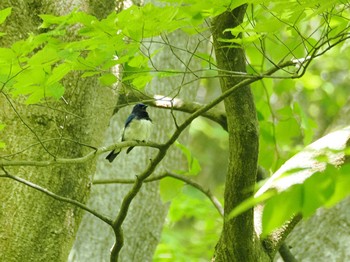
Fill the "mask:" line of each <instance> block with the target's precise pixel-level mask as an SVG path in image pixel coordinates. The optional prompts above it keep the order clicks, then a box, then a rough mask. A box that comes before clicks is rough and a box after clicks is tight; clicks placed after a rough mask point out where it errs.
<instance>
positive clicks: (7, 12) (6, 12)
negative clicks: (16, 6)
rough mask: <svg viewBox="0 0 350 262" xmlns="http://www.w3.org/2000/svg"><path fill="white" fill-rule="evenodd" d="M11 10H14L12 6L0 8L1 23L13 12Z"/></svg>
mask: <svg viewBox="0 0 350 262" xmlns="http://www.w3.org/2000/svg"><path fill="white" fill-rule="evenodd" d="M11 12H12V7H8V8H5V9H2V10H0V24H2V23H3V22H5V20H6V18H7V17H8V16H9V15H10V14H11Z"/></svg>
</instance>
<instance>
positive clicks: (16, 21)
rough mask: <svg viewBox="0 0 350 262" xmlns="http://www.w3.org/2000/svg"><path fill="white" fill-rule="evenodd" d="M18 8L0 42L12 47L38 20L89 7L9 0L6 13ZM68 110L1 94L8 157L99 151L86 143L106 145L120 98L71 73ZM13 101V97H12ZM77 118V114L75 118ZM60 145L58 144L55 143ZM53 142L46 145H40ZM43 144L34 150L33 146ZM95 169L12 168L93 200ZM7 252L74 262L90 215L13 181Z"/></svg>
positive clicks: (6, 215)
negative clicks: (84, 219)
mask: <svg viewBox="0 0 350 262" xmlns="http://www.w3.org/2000/svg"><path fill="white" fill-rule="evenodd" d="M8 6H12V7H13V11H12V12H13V14H12V15H11V16H10V18H9V19H8V21H7V22H5V24H4V25H3V26H2V28H1V31H2V32H7V35H6V36H4V37H2V38H1V39H0V41H1V45H2V46H10V45H11V43H13V42H14V41H16V40H19V39H20V38H26V37H27V36H28V33H30V32H34V33H37V30H38V26H39V24H40V19H39V18H38V16H37V15H38V14H42V13H49V14H50V13H51V14H56V15H59V14H64V13H67V12H69V11H71V10H73V9H74V8H75V7H77V6H79V7H82V6H84V2H82V1H60V2H54V1H1V2H0V9H3V8H6V7H8ZM64 86H65V88H66V93H65V95H64V97H65V100H66V101H67V104H66V102H65V101H63V100H58V101H56V102H49V101H47V102H44V103H42V104H40V105H31V106H27V105H23V104H21V103H20V102H18V99H13V98H11V96H9V95H8V94H6V91H4V93H1V94H0V121H1V122H2V123H5V124H6V130H5V131H3V132H2V137H1V139H2V140H3V141H5V142H6V144H7V147H6V148H5V149H4V150H1V151H0V155H1V156H6V155H9V154H13V153H16V152H20V151H21V150H23V149H25V148H27V150H26V151H23V152H22V153H20V154H17V155H14V156H13V157H7V159H17V160H18V159H23V160H45V159H52V158H53V157H65V158H74V157H80V156H82V155H84V154H86V153H87V152H88V151H91V149H89V148H87V147H84V146H82V145H80V144H78V143H76V142H72V141H67V140H60V139H58V138H68V139H71V140H73V141H77V142H80V143H85V144H90V145H94V146H99V145H100V143H101V138H102V136H103V132H104V130H105V128H104V127H105V126H107V124H108V120H109V114H106V113H105V108H108V107H109V108H112V105H113V104H114V101H115V98H114V94H113V93H112V91H111V90H110V89H106V88H102V87H100V86H98V83H97V81H95V80H93V79H91V78H90V79H86V80H82V79H80V77H79V76H78V75H77V74H71V75H70V76H69V77H67V78H66V80H65V81H64ZM6 96H7V98H6ZM67 112H69V113H67ZM53 139H55V140H53ZM39 140H41V141H45V140H50V141H47V142H43V143H42V144H40V143H38V141H39ZM33 144H36V145H35V146H32V147H30V148H28V146H30V145H33ZM94 169H95V161H91V162H89V163H84V164H77V165H69V166H64V165H57V166H50V167H45V168H44V167H41V168H37V167H13V168H7V171H8V172H9V173H11V174H12V175H17V176H20V177H22V178H24V179H27V180H29V181H31V182H33V183H35V184H38V185H40V186H42V187H44V188H46V189H48V190H50V191H52V192H54V193H56V194H58V195H61V196H65V197H69V198H72V199H75V200H78V201H81V202H85V200H86V199H87V197H88V195H89V191H90V184H91V180H92V176H93V173H94ZM0 202H1V211H0V254H1V260H2V261H67V257H68V255H69V252H70V249H71V247H72V245H73V241H74V239H75V235H76V232H77V229H78V226H79V224H80V221H81V217H82V214H83V212H82V211H81V210H80V209H79V208H77V207H75V206H72V205H69V204H66V203H61V202H59V201H56V200H53V199H52V198H50V197H48V196H46V195H44V194H42V193H41V192H38V191H35V190H34V189H32V188H29V187H27V186H24V185H22V184H19V183H18V182H16V181H14V180H10V179H4V178H2V179H1V181H0Z"/></svg>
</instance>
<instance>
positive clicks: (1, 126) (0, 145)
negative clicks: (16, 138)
mask: <svg viewBox="0 0 350 262" xmlns="http://www.w3.org/2000/svg"><path fill="white" fill-rule="evenodd" d="M4 127H5V125H4V124H1V123H0V132H1V131H2V130H3V129H4ZM5 146H6V144H5V143H4V142H3V141H1V140H0V148H5Z"/></svg>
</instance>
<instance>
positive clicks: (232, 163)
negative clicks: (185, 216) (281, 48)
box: [212, 6, 269, 262]
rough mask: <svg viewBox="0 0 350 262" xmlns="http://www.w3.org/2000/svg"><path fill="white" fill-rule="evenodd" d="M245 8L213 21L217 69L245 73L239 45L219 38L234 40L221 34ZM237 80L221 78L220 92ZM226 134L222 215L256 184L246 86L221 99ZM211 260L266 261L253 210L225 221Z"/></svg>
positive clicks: (254, 132) (254, 135) (254, 130)
mask: <svg viewBox="0 0 350 262" xmlns="http://www.w3.org/2000/svg"><path fill="white" fill-rule="evenodd" d="M245 10H246V6H241V7H238V8H236V9H235V10H233V11H232V12H225V13H223V14H222V15H220V16H218V17H217V18H215V19H214V21H213V23H212V25H213V29H212V30H213V38H214V48H215V54H216V59H217V64H218V67H219V68H220V69H223V70H230V71H232V72H245V71H246V69H245V57H244V51H243V49H242V48H240V47H239V46H236V47H235V48H234V47H232V48H228V47H227V43H224V42H220V40H219V39H220V38H226V39H227V38H234V37H240V36H232V35H231V34H230V33H223V31H224V30H225V29H227V28H234V27H236V26H238V25H239V24H240V23H241V22H242V21H243V17H244V14H245ZM240 81H241V79H239V78H237V77H234V76H232V77H222V78H221V79H220V82H221V88H222V91H226V90H227V89H229V88H231V87H233V86H234V85H236V84H237V83H238V82H240ZM224 102H225V110H226V114H227V123H228V133H229V167H228V172H227V178H226V183H225V194H224V197H225V214H229V213H230V211H231V210H232V209H233V208H234V207H235V206H237V205H238V204H239V203H241V202H242V201H243V200H244V199H246V198H248V197H250V196H251V195H252V193H253V192H252V191H251V189H252V188H253V186H254V184H255V181H256V174H257V159H258V149H259V144H258V142H259V138H258V121H257V117H256V109H255V105H254V100H253V96H252V93H251V90H250V87H249V86H246V87H242V88H238V89H237V90H236V91H235V92H233V94H232V95H231V96H230V97H228V98H227V99H225V101H224ZM214 257H215V261H254V262H255V261H268V260H269V258H268V257H267V255H266V254H265V252H264V251H263V249H262V246H261V244H260V241H259V240H258V238H257V237H256V235H255V231H254V216H253V210H249V211H247V212H245V213H244V214H242V215H240V216H238V217H237V218H234V219H232V220H225V221H224V226H223V230H222V233H221V237H220V240H219V242H218V244H217V246H216V250H215V255H214Z"/></svg>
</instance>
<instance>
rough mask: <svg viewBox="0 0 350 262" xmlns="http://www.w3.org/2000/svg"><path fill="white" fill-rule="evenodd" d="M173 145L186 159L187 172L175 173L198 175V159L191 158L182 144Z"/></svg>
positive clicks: (188, 151) (199, 167)
mask: <svg viewBox="0 0 350 262" xmlns="http://www.w3.org/2000/svg"><path fill="white" fill-rule="evenodd" d="M175 145H176V146H177V147H178V148H179V149H180V150H181V151H182V153H183V154H184V155H185V156H186V159H187V166H188V170H187V171H176V172H177V173H180V174H186V175H191V176H195V175H198V173H199V172H200V171H201V166H200V164H199V162H198V159H197V158H195V157H193V155H192V153H191V151H190V150H189V149H188V148H187V147H186V146H185V145H183V144H180V143H179V142H176V143H175Z"/></svg>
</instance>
